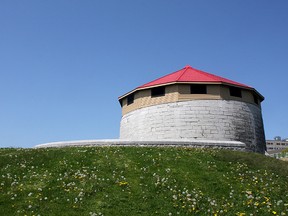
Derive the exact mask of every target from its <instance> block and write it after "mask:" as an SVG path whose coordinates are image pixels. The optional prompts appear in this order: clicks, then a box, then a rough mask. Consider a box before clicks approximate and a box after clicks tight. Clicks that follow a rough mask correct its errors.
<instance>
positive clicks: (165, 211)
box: [0, 147, 288, 216]
mask: <svg viewBox="0 0 288 216" xmlns="http://www.w3.org/2000/svg"><path fill="white" fill-rule="evenodd" d="M287 191H288V163H287V162H284V161H280V160H276V159H273V158H269V157H266V156H263V155H259V154H254V153H243V152H236V151H235V152H234V151H227V150H211V149H193V148H148V147H143V148H141V147H138V148H136V147H73V148H68V147H67V148H51V149H0V215H5V216H7V215H78V216H80V215H81V216H82V215H87V216H96V215H97V216H99V215H123V216H124V215H133V216H134V215H147V216H148V215H149V216H150V215H241V216H243V215H288V213H287V212H288V193H287Z"/></svg>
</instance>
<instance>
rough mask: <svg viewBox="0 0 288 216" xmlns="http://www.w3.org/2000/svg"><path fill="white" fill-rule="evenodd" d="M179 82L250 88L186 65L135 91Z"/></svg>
mask: <svg viewBox="0 0 288 216" xmlns="http://www.w3.org/2000/svg"><path fill="white" fill-rule="evenodd" d="M180 82H185V83H186V82H188V83H193V82H195V83H201V82H203V83H223V84H230V85H235V86H239V87H244V88H251V87H250V86H247V85H244V84H242V83H238V82H235V81H232V80H229V79H226V78H223V77H220V76H216V75H213V74H210V73H207V72H204V71H201V70H197V69H195V68H192V67H191V66H189V65H187V66H186V67H184V68H182V69H181V70H178V71H176V72H173V73H171V74H168V75H166V76H163V77H161V78H159V79H156V80H153V81H151V82H148V83H146V84H144V85H141V86H139V87H138V88H136V89H142V88H147V87H152V86H158V85H165V84H169V83H180Z"/></svg>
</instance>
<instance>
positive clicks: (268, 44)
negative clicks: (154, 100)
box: [0, 0, 288, 147]
mask: <svg viewBox="0 0 288 216" xmlns="http://www.w3.org/2000/svg"><path fill="white" fill-rule="evenodd" d="M287 11H288V1H287V0H277V1H273V0H253V1H250V0H233V1H231V0H219V1H215V0H201V1H200V0H181V1H179V0H178V1H176V0H173V1H172V0H157V1H155V0H123V1H118V0H113V1H112V0H102V1H100V0H81V1H80V0H49V1H44V0H26V1H23V0H18V1H16V0H15V1H14V0H1V1H0V147H9V146H11V147H33V146H34V145H36V144H40V143H46V142H53V141H64V140H81V139H105V138H118V136H119V124H120V119H121V109H120V105H119V103H118V100H117V98H118V96H120V95H122V94H124V93H126V92H128V91H130V90H132V89H134V88H135V87H137V86H139V85H141V84H144V83H146V82H149V81H151V80H153V79H156V78H158V77H160V76H163V75H166V74H168V73H171V72H173V71H176V70H178V69H181V68H183V67H184V66H185V65H187V64H189V65H191V66H192V67H195V68H197V69H200V70H204V71H207V72H210V73H213V74H216V75H219V76H223V77H225V78H229V79H232V80H235V81H238V82H242V83H245V84H247V85H251V86H253V87H254V88H256V89H257V90H258V91H259V92H260V93H261V94H262V95H264V96H265V101H264V102H263V103H262V109H263V118H264V123H265V132H266V138H267V139H272V138H273V137H274V136H276V135H280V136H282V137H283V138H284V137H288V130H287V129H288V112H287V110H288V100H287V99H288V90H287V86H288V85H287V81H288V12H287Z"/></svg>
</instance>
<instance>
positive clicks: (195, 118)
mask: <svg viewBox="0 0 288 216" xmlns="http://www.w3.org/2000/svg"><path fill="white" fill-rule="evenodd" d="M120 139H126V140H163V139H164V140H165V139H192V140H193V139H198V140H219V141H241V142H243V143H245V144H246V148H247V150H249V151H254V152H259V153H264V151H265V150H266V145H265V134H264V128H263V120H262V114H261V108H260V107H259V106H257V105H254V104H251V103H245V102H240V101H227V100H193V101H184V102H173V103H165V104H159V105H154V106H149V107H145V108H141V109H138V110H135V111H132V112H129V113H127V114H126V115H124V116H123V117H122V120H121V126H120Z"/></svg>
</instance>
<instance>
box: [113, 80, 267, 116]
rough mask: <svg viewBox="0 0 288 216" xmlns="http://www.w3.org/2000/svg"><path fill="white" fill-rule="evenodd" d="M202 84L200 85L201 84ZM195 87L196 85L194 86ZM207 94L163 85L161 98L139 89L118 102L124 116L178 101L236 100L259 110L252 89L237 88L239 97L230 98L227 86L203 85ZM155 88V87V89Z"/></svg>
mask: <svg viewBox="0 0 288 216" xmlns="http://www.w3.org/2000/svg"><path fill="white" fill-rule="evenodd" d="M201 84H202V83H201ZM196 85H197V84H196ZM205 85H206V89H207V92H206V94H191V93H190V86H191V84H170V85H165V86H164V87H165V95H163V96H156V97H152V96H151V89H153V87H152V88H147V89H141V90H138V91H135V92H131V93H130V94H126V95H125V96H124V97H122V98H120V99H119V101H120V103H121V106H122V115H125V114H127V113H129V112H131V111H134V110H137V109H140V108H144V107H148V106H153V105H157V104H163V103H171V102H178V101H189V100H234V101H235V100H236V101H242V102H246V103H252V104H255V105H256V106H259V108H261V104H260V103H261V101H262V100H263V98H261V97H259V95H258V94H257V93H256V92H254V90H253V89H246V88H239V90H240V91H241V97H235V96H231V94H230V88H231V86H229V85H223V84H205ZM155 88H157V87H155ZM131 94H133V95H134V101H133V103H131V104H129V105H128V103H127V97H128V96H129V95H131Z"/></svg>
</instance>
